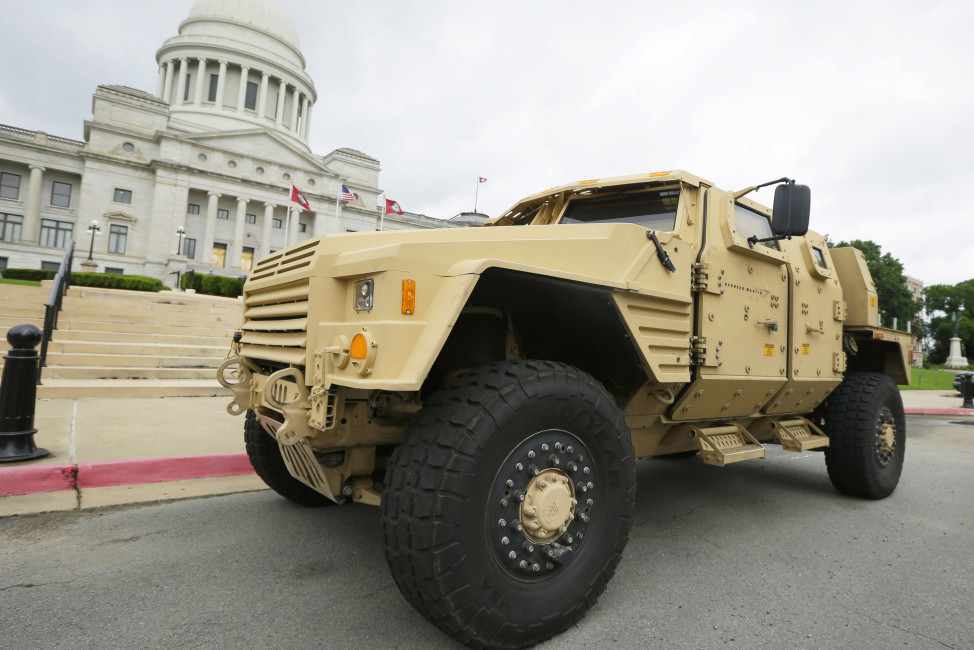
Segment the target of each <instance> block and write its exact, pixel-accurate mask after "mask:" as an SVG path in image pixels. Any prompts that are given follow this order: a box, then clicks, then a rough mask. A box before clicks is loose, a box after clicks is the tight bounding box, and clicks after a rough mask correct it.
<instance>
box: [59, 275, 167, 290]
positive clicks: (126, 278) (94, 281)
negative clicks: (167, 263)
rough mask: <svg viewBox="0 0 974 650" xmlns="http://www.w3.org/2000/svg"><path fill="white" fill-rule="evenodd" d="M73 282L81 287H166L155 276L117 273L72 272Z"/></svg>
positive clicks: (154, 288) (134, 288)
mask: <svg viewBox="0 0 974 650" xmlns="http://www.w3.org/2000/svg"><path fill="white" fill-rule="evenodd" d="M71 284H73V285H76V286H79V287H102V288H105V289H129V290H131V291H162V290H163V289H166V287H165V286H163V284H162V281H161V280H157V279H155V278H150V277H147V276H144V275H119V274H116V273H72V274H71Z"/></svg>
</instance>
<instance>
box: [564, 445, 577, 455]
mask: <svg viewBox="0 0 974 650" xmlns="http://www.w3.org/2000/svg"><path fill="white" fill-rule="evenodd" d="M565 451H567V452H568V453H569V454H574V453H575V448H574V447H572V446H571V445H568V446H567V447H565Z"/></svg>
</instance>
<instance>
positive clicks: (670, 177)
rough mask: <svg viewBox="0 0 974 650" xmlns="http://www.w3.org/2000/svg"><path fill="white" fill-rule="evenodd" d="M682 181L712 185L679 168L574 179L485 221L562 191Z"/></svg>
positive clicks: (507, 219) (514, 213) (503, 218)
mask: <svg viewBox="0 0 974 650" xmlns="http://www.w3.org/2000/svg"><path fill="white" fill-rule="evenodd" d="M673 182H682V183H686V184H687V185H693V186H694V187H698V186H700V185H708V186H713V183H711V182H710V181H707V180H705V179H703V178H700V177H699V176H694V175H693V174H691V173H689V172H685V171H683V170H681V169H674V170H670V171H665V172H652V173H647V174H632V175H629V176H612V177H609V178H594V179H589V180H584V181H575V182H574V183H567V184H565V185H559V186H557V187H551V188H548V189H546V190H544V191H542V192H537V193H536V194H532V195H530V196H527V197H525V198H523V199H521V200H520V201H518V202H517V203H515V204H514V205H513V206H512V207H511V208H510V209H508V210H505V211H504V213H503V214H501V215H500V216H498V217H495V218H494V219H490V220H489V221H487V223H486V224H484V225H487V226H492V225H495V224H497V225H501V224H500V223H499V222H503V223H508V222H510V221H511V220H512V219H513V218H514V217H517V216H518V215H520V214H522V213H524V212H525V211H526V210H528V209H530V208H532V207H534V206H536V205H538V204H539V203H543V202H544V201H545V200H547V199H548V198H549V197H552V196H555V195H557V194H561V193H563V192H569V193H576V192H583V191H591V190H596V189H600V188H610V187H618V186H625V185H634V184H638V183H653V184H656V183H659V184H661V185H662V184H665V183H673Z"/></svg>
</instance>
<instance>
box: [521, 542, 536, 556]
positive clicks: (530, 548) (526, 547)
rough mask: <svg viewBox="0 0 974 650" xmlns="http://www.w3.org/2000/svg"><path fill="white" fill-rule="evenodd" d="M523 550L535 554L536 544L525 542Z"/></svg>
mask: <svg viewBox="0 0 974 650" xmlns="http://www.w3.org/2000/svg"><path fill="white" fill-rule="evenodd" d="M522 548H524V552H525V553H534V544H532V543H531V542H525V543H524V546H523V547H522Z"/></svg>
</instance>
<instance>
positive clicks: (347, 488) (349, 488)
mask: <svg viewBox="0 0 974 650" xmlns="http://www.w3.org/2000/svg"><path fill="white" fill-rule="evenodd" d="M342 494H344V495H345V496H347V497H350V496H352V486H351V485H346V486H345V487H343V488H342Z"/></svg>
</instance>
